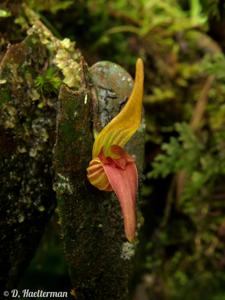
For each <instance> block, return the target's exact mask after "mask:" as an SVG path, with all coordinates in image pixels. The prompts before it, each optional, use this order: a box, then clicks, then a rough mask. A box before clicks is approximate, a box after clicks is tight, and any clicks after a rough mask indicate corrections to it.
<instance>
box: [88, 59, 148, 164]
mask: <svg viewBox="0 0 225 300" xmlns="http://www.w3.org/2000/svg"><path fill="white" fill-rule="evenodd" d="M143 84H144V64H143V61H142V59H141V58H138V59H137V62H136V73H135V81H134V86H133V90H132V92H131V95H130V97H129V99H128V101H127V103H126V104H125V106H124V107H123V109H122V110H121V111H120V113H119V114H118V115H117V116H116V117H115V118H113V119H112V121H111V122H109V123H108V124H107V125H106V126H105V127H104V128H103V129H102V131H100V133H99V134H98V136H97V137H96V139H95V142H94V146H93V151H92V157H93V158H94V157H97V156H98V155H99V153H100V151H101V149H102V148H104V154H105V155H106V156H108V155H110V153H111V152H110V147H111V146H112V145H118V146H120V147H123V146H124V145H125V144H126V143H127V142H128V140H129V139H130V138H131V136H132V135H133V134H134V133H135V131H136V130H137V129H138V127H139V126H140V123H141V112H142V98H143Z"/></svg>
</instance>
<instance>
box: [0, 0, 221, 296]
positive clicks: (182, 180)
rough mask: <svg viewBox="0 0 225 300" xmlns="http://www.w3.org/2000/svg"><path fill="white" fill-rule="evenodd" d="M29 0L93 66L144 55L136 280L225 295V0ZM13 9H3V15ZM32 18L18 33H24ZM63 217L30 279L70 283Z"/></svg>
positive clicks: (163, 289) (42, 80)
mask: <svg viewBox="0 0 225 300" xmlns="http://www.w3.org/2000/svg"><path fill="white" fill-rule="evenodd" d="M25 2H26V3H27V4H28V5H29V6H30V7H31V8H32V9H33V10H34V11H35V12H37V13H38V14H39V15H40V19H41V20H42V22H43V23H44V24H45V25H46V26H47V27H48V28H49V29H50V30H51V31H52V32H53V33H54V34H55V36H57V37H58V38H64V37H68V38H70V39H71V40H73V41H76V45H77V47H79V48H80V49H81V51H82V53H83V54H84V56H85V59H86V61H87V62H88V63H89V65H92V64H93V63H95V62H96V61H100V60H110V61H113V62H117V63H118V64H120V65H122V66H123V67H124V68H126V69H127V70H129V71H130V72H131V74H132V75H133V70H134V64H135V61H136V58H137V57H139V56H140V57H142V58H143V59H144V63H145V96H144V107H145V119H146V141H145V145H146V151H145V172H144V175H143V179H142V182H143V184H142V197H143V201H142V211H143V219H144V222H143V228H142V232H141V240H140V245H139V250H138V254H137V263H136V273H135V276H134V279H133V289H134V287H135V286H136V285H137V284H140V283H141V284H142V285H144V287H145V289H146V290H147V294H148V297H149V299H151V300H154V299H156V300H161V299H162V300H167V299H172V300H176V299H184V300H185V299H187V300H189V299H193V300H195V299H196V300H198V299H205V300H223V299H225V286H224V280H225V244H224V243H225V184H224V180H225V132H224V125H225V56H224V51H225V6H224V2H223V1H220V0H202V1H200V0H189V1H188V0H180V1H179V0H168V1H164V0H141V1H136V0H118V1H103V0H79V1H78V0H77V1H72V0H63V1H59V0H48V1H45V0H27V1H25ZM7 13H9V12H7V10H4V9H0V21H1V18H4V20H5V18H8V17H10V16H9V15H7ZM9 14H10V13H9ZM23 18H24V16H23V15H21V16H19V17H18V18H17V19H16V20H15V24H14V25H13V26H15V27H18V35H15V36H12V37H10V40H11V42H16V41H19V40H21V39H22V38H23V30H26V28H24V27H25V22H24V19H23ZM21 28H22V29H23V30H21ZM14 32H16V31H14ZM1 43H2V44H1V47H2V48H4V43H3V42H1ZM58 84H59V82H58V79H57V77H56V76H55V75H54V70H50V71H48V73H46V74H44V75H43V76H41V77H39V78H37V82H36V85H37V87H38V88H39V89H40V90H44V91H45V92H46V89H47V92H49V93H51V92H54V91H55V90H56V89H57V88H58ZM49 88H50V90H48V89H49ZM56 223H57V221H56V220H55V219H54V218H53V220H52V222H51V225H50V226H49V228H48V230H47V231H46V234H45V237H44V238H43V241H42V243H41V246H40V248H39V250H38V253H37V255H36V257H35V259H34V260H33V262H32V264H31V266H30V268H29V269H28V271H27V273H26V274H25V276H24V278H23V280H22V283H21V287H23V286H24V287H25V286H28V285H29V286H33V287H35V288H37V287H42V288H43V287H45V288H47V289H50V288H51V286H52V287H53V286H54V285H57V287H58V288H59V289H60V288H65V287H67V286H69V279H68V275H67V273H66V267H65V263H64V261H63V259H62V251H61V248H60V246H59V244H60V243H59V240H58V239H59V237H58V236H55V234H54V232H56V231H57V230H56V228H57V224H56ZM45 273H46V274H45ZM43 274H45V275H43ZM31 275H32V276H31ZM34 277H36V278H37V277H39V278H40V277H41V278H42V279H43V278H44V280H42V279H40V280H39V281H38V280H36V279H35V280H34V281H33V282H32V280H31V278H34ZM45 279H46V280H45ZM140 299H141V298H140Z"/></svg>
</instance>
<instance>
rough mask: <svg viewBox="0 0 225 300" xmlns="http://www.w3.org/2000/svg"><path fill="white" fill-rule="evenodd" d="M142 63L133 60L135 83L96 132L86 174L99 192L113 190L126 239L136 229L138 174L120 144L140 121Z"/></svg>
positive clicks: (131, 236)
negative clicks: (118, 109) (127, 97)
mask: <svg viewBox="0 0 225 300" xmlns="http://www.w3.org/2000/svg"><path fill="white" fill-rule="evenodd" d="M143 81H144V66H143V61H142V60H141V59H140V58H139V59H138V60H137V62H136V74H135V82H134V86H133V90H132V92H131V95H130V97H129V99H128V101H127V103H126V104H125V106H124V107H123V109H122V110H121V111H120V113H119V114H118V115H117V116H115V117H114V118H113V119H112V120H111V121H110V122H109V123H108V124H107V125H106V126H105V127H104V128H103V129H102V130H101V131H100V133H99V134H98V135H97V137H96V139H95V142H94V145H93V151H92V160H91V162H90V164H89V167H88V168H87V177H88V180H89V181H90V183H91V184H92V185H94V186H95V187H97V188H98V189H99V190H103V191H108V192H111V191H114V192H115V194H116V196H117V198H118V200H119V202H120V206H121V210H122V215H123V218H124V230H125V235H126V238H127V239H128V240H129V241H132V240H133V239H134V237H135V230H136V208H135V207H136V193H137V188H138V173H137V167H136V164H135V160H134V158H133V157H132V156H130V155H129V154H128V153H127V152H126V151H125V150H124V146H125V144H126V143H127V142H128V141H129V139H130V138H131V136H132V135H133V134H134V133H135V132H136V130H137V129H138V128H139V126H140V123H141V114H142V98H143Z"/></svg>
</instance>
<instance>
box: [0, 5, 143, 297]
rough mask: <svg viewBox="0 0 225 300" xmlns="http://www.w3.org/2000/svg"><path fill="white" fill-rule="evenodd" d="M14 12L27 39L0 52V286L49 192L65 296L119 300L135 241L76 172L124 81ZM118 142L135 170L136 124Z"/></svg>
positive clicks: (33, 231) (29, 249) (37, 233)
mask: <svg viewBox="0 0 225 300" xmlns="http://www.w3.org/2000/svg"><path fill="white" fill-rule="evenodd" d="M16 3H17V2H15V5H18V7H19V8H18V9H16V10H15V11H16V12H17V11H19V10H20V9H21V7H20V4H19V3H17V4H16ZM15 7H16V6H14V8H15ZM23 14H24V16H25V17H26V20H27V21H26V22H27V23H26V24H23V25H24V28H26V29H27V33H26V34H25V32H23V34H21V37H22V36H23V35H24V36H25V35H26V36H27V37H25V39H24V40H23V41H22V42H20V43H17V44H14V45H12V46H10V47H9V48H8V50H5V51H2V53H1V56H0V59H1V63H0V112H1V115H0V166H1V190H0V196H1V197H0V219H1V223H0V225H1V226H0V236H1V244H0V253H1V256H0V269H1V276H0V286H1V288H2V289H7V288H8V289H10V288H15V285H16V284H17V282H18V279H19V278H20V276H21V274H22V272H23V271H24V269H25V267H26V266H27V264H28V263H29V261H30V259H31V258H32V256H33V255H34V252H35V250H36V248H37V245H38V242H39V240H40V238H41V236H42V234H43V231H44V228H45V225H46V224H47V222H48V220H49V218H50V216H51V214H52V212H53V210H54V207H55V191H56V195H57V201H58V206H59V214H60V222H61V227H62V236H63V240H64V244H65V254H66V258H67V262H68V264H69V269H70V276H71V281H72V286H73V293H74V295H75V297H76V298H77V299H81V300H82V299H91V300H95V299H96V300H101V299H108V300H110V299H117V300H119V299H121V300H123V299H128V297H129V291H128V286H129V280H130V277H131V275H132V268H133V258H134V253H135V247H136V245H135V244H131V243H128V242H127V241H126V239H125V235H124V229H123V219H122V216H121V211H120V206H119V202H118V200H117V199H116V197H115V196H114V195H113V193H105V192H100V191H98V190H97V189H96V188H94V187H92V186H91V185H90V184H89V182H88V181H87V178H86V168H87V166H88V164H89V161H90V160H91V151H92V145H93V130H97V131H99V130H100V129H101V128H102V127H103V126H105V124H106V123H107V122H108V121H109V120H110V119H111V118H112V117H114V116H115V115H116V114H117V113H118V112H119V110H120V109H121V107H122V106H123V104H124V102H125V101H126V99H127V97H128V96H129V94H130V91H131V88H132V79H131V77H130V76H129V74H127V73H126V72H125V71H124V70H123V69H122V68H120V67H118V66H116V65H113V64H111V63H105V62H103V63H100V64H97V65H95V66H93V67H92V68H91V69H88V67H87V65H86V63H85V62H84V60H83V58H82V56H81V55H80V53H79V51H77V50H76V49H74V47H73V43H71V42H70V41H69V40H68V39H66V40H63V41H59V40H57V39H56V38H55V37H54V36H53V35H52V34H51V32H50V31H49V30H48V29H47V28H46V27H45V26H44V25H43V24H42V23H41V22H40V21H39V20H38V18H37V17H36V16H35V14H34V13H33V12H32V11H30V10H29V9H28V8H27V7H24V8H23ZM6 23H7V22H6ZM6 27H7V26H6ZM7 28H8V27H7ZM17 30H18V28H17ZM5 44H7V42H5ZM5 49H6V47H5ZM109 74H110V76H108V75H109ZM60 82H61V84H60ZM59 87H60V88H59ZM56 120H57V122H56ZM56 123H57V130H56V131H55V128H56ZM54 145H55V146H54ZM53 146H54V152H53V156H52V151H53ZM128 148H129V153H131V154H133V155H135V156H136V159H137V163H138V168H139V173H140V174H141V171H142V168H141V166H142V159H143V148H144V139H143V126H142V128H141V129H140V130H139V132H138V133H137V135H136V136H135V137H134V138H133V140H132V141H131V142H130V143H129V145H128ZM53 178H54V184H53ZM2 270H4V271H2Z"/></svg>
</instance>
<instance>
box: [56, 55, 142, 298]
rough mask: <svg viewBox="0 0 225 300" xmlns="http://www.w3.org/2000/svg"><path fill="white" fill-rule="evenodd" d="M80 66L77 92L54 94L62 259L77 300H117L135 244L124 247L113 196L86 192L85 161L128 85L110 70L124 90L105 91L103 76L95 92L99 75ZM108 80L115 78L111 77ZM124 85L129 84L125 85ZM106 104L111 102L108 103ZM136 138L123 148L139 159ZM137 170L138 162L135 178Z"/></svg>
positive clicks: (124, 288) (123, 288)
mask: <svg viewBox="0 0 225 300" xmlns="http://www.w3.org/2000/svg"><path fill="white" fill-rule="evenodd" d="M80 64H81V69H82V73H83V81H82V84H81V86H80V87H79V89H69V88H68V87H66V86H62V88H61V90H60V96H59V102H60V107H59V111H58V117H57V119H58V122H57V123H58V126H57V127H58V129H57V142H56V145H55V150H54V153H55V170H56V174H57V177H56V183H55V190H56V193H57V198H58V199H59V211H60V223H61V224H62V234H63V238H64V241H65V253H66V257H67V261H68V263H69V265H70V274H71V280H72V284H73V288H74V290H75V293H76V295H77V299H92V300H95V299H96V300H101V299H109V300H110V299H121V300H123V299H128V297H129V291H128V286H129V280H130V278H131V276H132V269H133V258H134V253H135V244H131V243H129V242H128V241H126V238H125V235H124V229H123V219H122V216H121V212H120V206H119V202H118V200H117V198H116V197H115V196H114V194H113V193H106V192H101V191H99V190H97V189H96V188H94V187H92V186H91V185H90V184H89V182H88V181H87V177H86V168H87V166H88V164H89V161H90V160H91V152H92V145H93V129H94V131H95V130H97V129H100V128H101V127H102V126H104V125H105V124H103V123H101V120H102V119H103V118H102V117H103V116H102V115H101V113H102V112H104V113H107V114H108V118H109V119H111V118H112V117H113V116H114V115H115V114H116V113H118V111H119V110H120V109H121V107H122V105H123V103H121V101H122V100H126V99H127V98H128V96H129V94H130V92H131V88H132V79H131V78H130V76H129V75H128V74H127V73H126V72H125V71H124V70H123V69H122V68H121V67H119V66H117V67H116V66H114V65H113V67H114V69H115V70H117V69H118V68H119V69H120V71H121V72H123V75H124V76H125V79H126V80H124V82H125V86H124V87H123V88H121V86H120V87H119V88H117V85H118V84H120V85H121V83H120V80H118V81H117V83H115V81H113V82H114V85H112V84H111V86H109V85H110V80H112V78H110V76H108V77H106V78H108V79H109V80H108V81H107V79H106V78H104V80H102V78H100V82H101V86H100V87H98V84H97V83H98V80H99V74H98V71H96V69H95V67H93V68H91V69H90V71H88V69H87V67H86V65H85V64H83V62H82V60H81V62H80ZM103 64H104V63H103ZM109 65H111V63H110V64H109ZM106 66H108V65H107V64H106ZM106 66H105V65H104V66H103V67H104V68H105V67H106ZM100 69H101V68H100ZM108 75H109V73H108ZM100 77H101V76H100ZM113 77H114V78H115V77H116V75H115V73H113ZM91 78H92V79H91ZM111 82H112V81H111ZM127 82H131V84H128V85H127ZM100 89H102V91H110V92H111V93H112V94H113V95H114V96H113V102H114V103H113V105H112V104H110V103H108V107H111V108H112V107H113V108H114V109H113V110H112V109H109V110H107V107H105V109H104V103H99V102H98V101H99V98H98V94H99V93H101V90H100ZM121 94H122V95H121ZM107 95H108V94H107V93H106V96H107ZM106 98H107V97H106ZM101 100H102V99H101ZM107 100H108V101H110V100H111V101H112V98H110V97H108V99H106V101H107ZM106 104H107V102H105V105H106ZM99 105H101V106H99ZM92 112H93V113H94V115H93V113H92ZM93 120H94V123H93ZM108 121H109V120H107V122H108ZM93 127H94V128H93ZM142 138H143V128H142V131H141V132H139V133H138V134H137V136H136V137H135V138H134V139H133V141H131V143H130V144H129V145H128V147H129V150H130V153H132V154H134V155H135V154H136V156H137V157H138V156H143V145H144V141H143V139H142ZM141 164H142V162H140V161H138V167H139V171H140V172H141V169H142V168H141Z"/></svg>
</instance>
